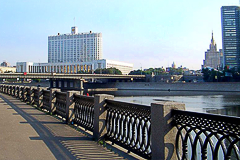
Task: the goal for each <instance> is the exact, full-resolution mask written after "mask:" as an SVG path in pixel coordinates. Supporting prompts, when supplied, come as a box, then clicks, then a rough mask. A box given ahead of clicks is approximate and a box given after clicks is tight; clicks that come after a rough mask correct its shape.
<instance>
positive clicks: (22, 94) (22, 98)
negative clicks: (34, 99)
mask: <svg viewBox="0 0 240 160" xmlns="http://www.w3.org/2000/svg"><path fill="white" fill-rule="evenodd" d="M20 90H21V97H20V99H21V100H22V101H24V87H21V88H20Z"/></svg>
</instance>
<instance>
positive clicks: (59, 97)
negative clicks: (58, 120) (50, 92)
mask: <svg viewBox="0 0 240 160" xmlns="http://www.w3.org/2000/svg"><path fill="white" fill-rule="evenodd" d="M55 96H56V102H55V106H56V110H55V113H56V114H57V115H60V116H61V117H62V118H64V119H66V117H67V115H66V109H67V108H66V107H67V103H66V102H67V93H66V92H59V91H57V92H55Z"/></svg>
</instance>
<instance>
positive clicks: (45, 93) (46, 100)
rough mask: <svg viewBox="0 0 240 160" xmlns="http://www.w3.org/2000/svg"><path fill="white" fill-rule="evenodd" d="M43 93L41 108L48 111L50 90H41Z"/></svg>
mask: <svg viewBox="0 0 240 160" xmlns="http://www.w3.org/2000/svg"><path fill="white" fill-rule="evenodd" d="M42 93H43V100H42V101H43V105H42V108H44V109H46V110H47V111H50V107H51V106H50V91H49V90H42Z"/></svg>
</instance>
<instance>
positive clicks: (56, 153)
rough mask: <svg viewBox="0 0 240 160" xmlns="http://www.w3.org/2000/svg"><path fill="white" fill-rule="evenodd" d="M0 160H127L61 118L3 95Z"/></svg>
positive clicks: (0, 95) (0, 100)
mask: <svg viewBox="0 0 240 160" xmlns="http://www.w3.org/2000/svg"><path fill="white" fill-rule="evenodd" d="M0 159H1V160H5V159H6V160H9V159H11V160H17V159H24V160H28V159H29V160H32V159H38V160H41V159H44V160H46V159H47V160H51V159H123V158H122V157H120V156H119V155H117V154H115V153H114V152H111V151H109V150H107V149H106V148H104V147H102V146H100V145H98V144H97V143H96V142H94V141H92V139H91V138H89V137H87V136H86V135H85V134H83V133H81V132H78V131H76V130H75V129H73V128H71V127H70V126H68V125H66V124H64V123H63V122H61V121H59V120H58V119H56V118H54V117H52V116H50V115H46V114H45V113H43V112H41V111H39V110H37V109H35V108H34V107H32V106H30V105H26V104H25V103H23V102H21V101H20V100H18V99H16V98H13V97H10V96H8V95H4V94H1V93H0Z"/></svg>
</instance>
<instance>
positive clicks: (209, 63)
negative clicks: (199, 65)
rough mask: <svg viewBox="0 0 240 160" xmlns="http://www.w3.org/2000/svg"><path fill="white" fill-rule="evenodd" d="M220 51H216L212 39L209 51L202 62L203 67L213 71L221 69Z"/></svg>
mask: <svg viewBox="0 0 240 160" xmlns="http://www.w3.org/2000/svg"><path fill="white" fill-rule="evenodd" d="M222 59H223V58H222V54H221V50H219V51H218V50H217V44H216V43H215V40H214V38H213V33H212V39H211V43H210V45H209V49H208V50H207V51H206V52H205V60H204V61H203V67H209V68H214V69H220V68H222V67H223V64H222V63H223V62H222Z"/></svg>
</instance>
